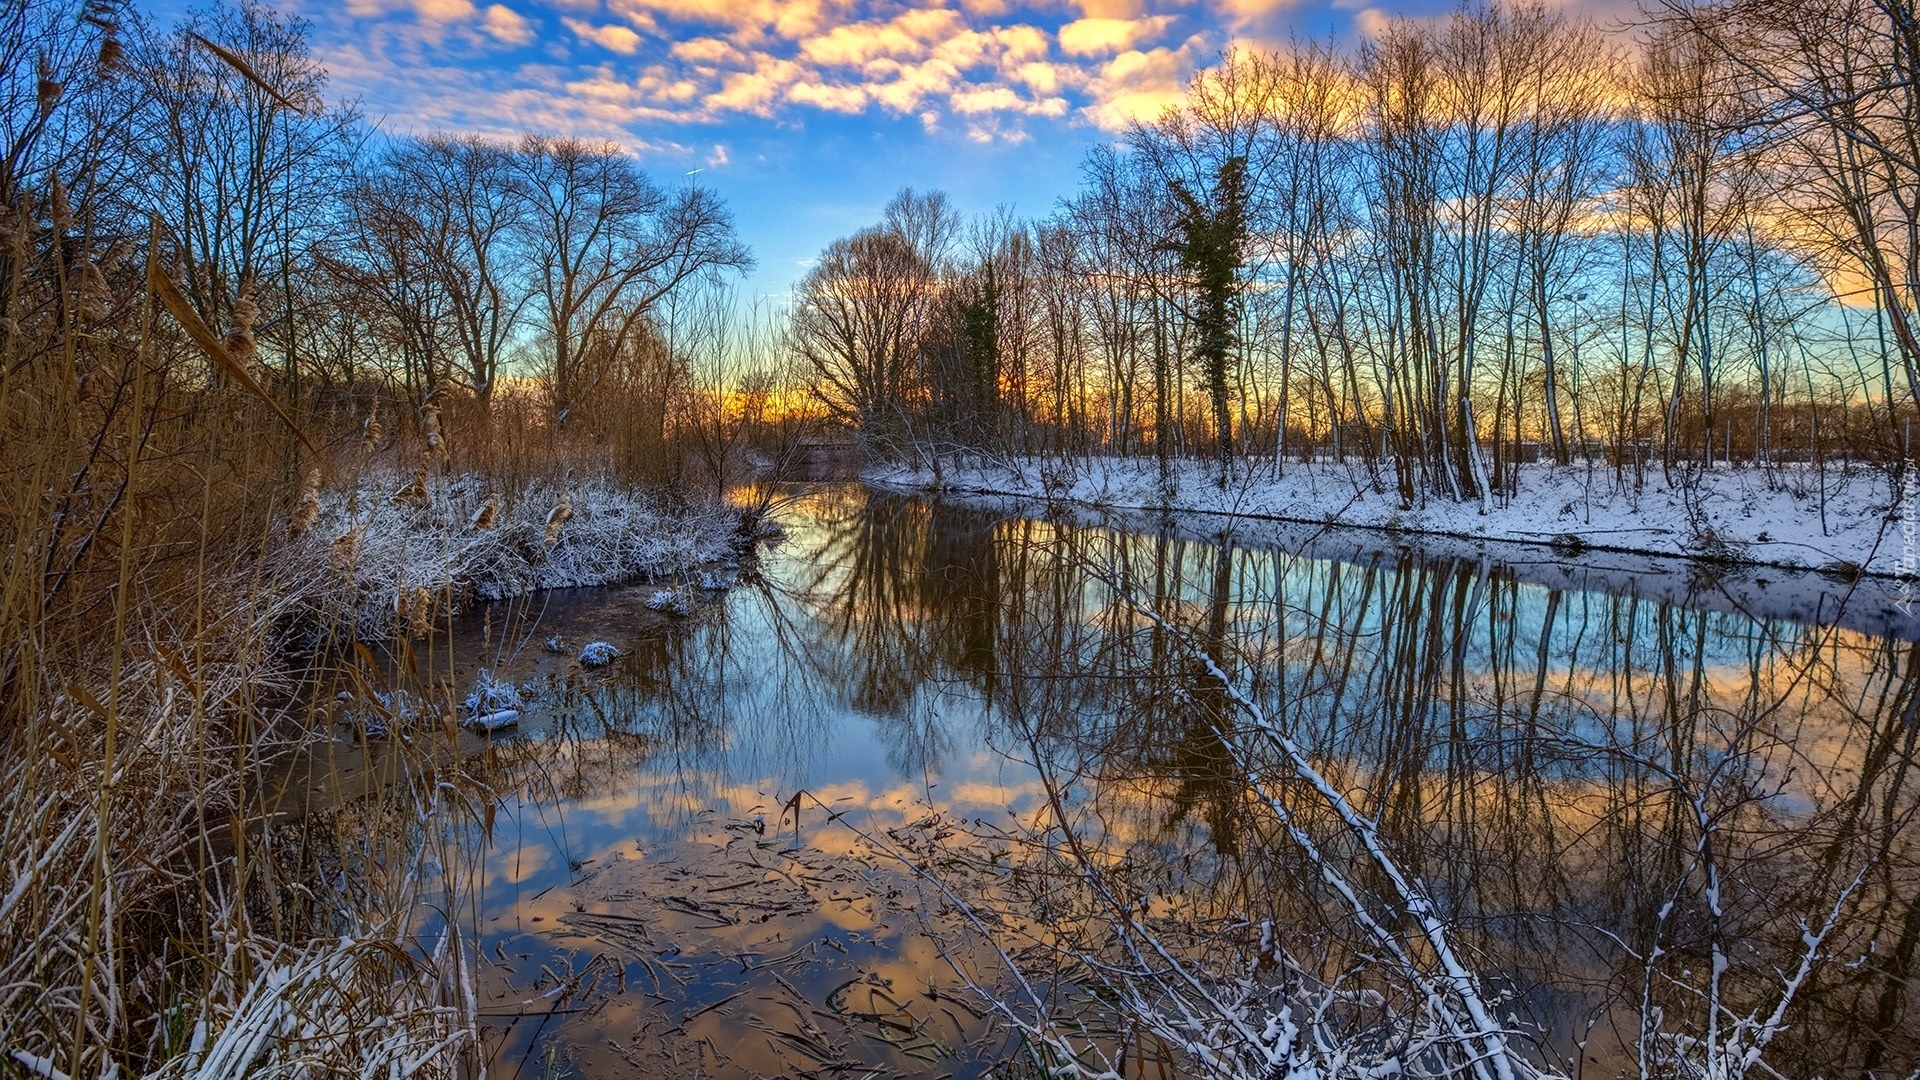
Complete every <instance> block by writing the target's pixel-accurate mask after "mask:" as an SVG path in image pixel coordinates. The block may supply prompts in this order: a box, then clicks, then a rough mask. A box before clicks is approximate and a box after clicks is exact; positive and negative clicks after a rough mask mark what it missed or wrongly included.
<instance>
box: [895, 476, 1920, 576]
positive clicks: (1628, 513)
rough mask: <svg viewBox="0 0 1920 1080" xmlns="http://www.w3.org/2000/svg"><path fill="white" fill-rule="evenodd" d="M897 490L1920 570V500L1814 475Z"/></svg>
mask: <svg viewBox="0 0 1920 1080" xmlns="http://www.w3.org/2000/svg"><path fill="white" fill-rule="evenodd" d="M867 479H869V480H870V481H872V482H874V483H878V484H881V485H883V486H888V487H896V488H908V489H929V490H939V491H946V492H954V493H973V494H1003V495H1019V496H1028V497H1036V498H1046V499H1049V500H1052V501H1055V502H1065V503H1075V504H1080V505H1083V506H1088V507H1092V508H1096V509H1113V510H1155V511H1172V512H1175V513H1178V512H1182V511H1188V512H1192V511H1200V512H1206V513H1214V514H1232V515H1239V516H1243V517H1251V518H1265V519H1270V520H1279V521H1297V522H1305V523H1309V524H1315V525H1337V526H1346V527H1359V528H1368V529H1382V530H1390V531H1393V532H1399V533H1409V534H1433V535H1438V536H1448V537H1465V538H1471V539H1480V540H1501V541H1508V542H1515V543H1528V544H1548V545H1554V546H1556V547H1557V548H1559V549H1560V550H1561V551H1563V552H1570V551H1572V550H1575V545H1576V542H1577V547H1581V548H1591V549H1597V550H1606V551H1624V552H1637V553H1641V554H1647V555H1659V556H1684V557H1689V558H1708V559H1713V560H1717V561H1720V562H1733V563H1749V564H1758V565H1766V566H1781V567H1790V568H1801V569H1845V568H1849V567H1858V568H1862V569H1864V570H1866V571H1867V572H1869V573H1873V574H1880V575H1886V576H1890V577H1906V576H1912V575H1913V574H1914V573H1915V571H1916V570H1920V564H1916V559H1915V553H1914V551H1913V548H1912V543H1913V533H1912V529H1913V525H1914V523H1916V519H1920V490H1916V491H1913V492H1908V493H1905V494H1903V493H1901V492H1897V491H1894V490H1893V489H1892V487H1891V484H1890V481H1889V480H1888V477H1887V474H1885V473H1884V472H1880V471H1878V470H1869V469H1864V468H1857V469H1854V470H1852V471H1846V470H1842V469H1841V468H1839V467H1837V466H1832V467H1829V468H1828V469H1827V470H1826V472H1825V475H1824V476H1823V475H1822V474H1821V472H1820V471H1818V470H1816V469H1814V468H1812V467H1811V466H1805V465H1794V466H1787V467H1784V468H1776V469H1775V470H1774V471H1773V472H1772V473H1768V472H1766V471H1763V470H1759V469H1748V468H1740V469H1727V468H1716V469H1707V470H1701V469H1700V468H1699V467H1698V466H1693V467H1691V468H1689V469H1686V470H1682V469H1679V468H1676V469H1675V470H1674V473H1673V481H1674V482H1673V484H1672V485H1671V486H1669V484H1668V482H1667V480H1666V478H1665V477H1664V476H1663V475H1662V472H1661V470H1660V469H1659V468H1658V467H1657V466H1655V467H1652V468H1649V469H1647V470H1646V473H1645V481H1644V484H1643V485H1642V486H1640V487H1638V488H1636V487H1635V486H1634V483H1633V481H1634V477H1633V475H1632V473H1631V472H1629V473H1628V476H1627V483H1626V484H1625V485H1624V486H1623V485H1621V484H1619V483H1617V482H1616V479H1615V476H1614V472H1613V470H1612V468H1611V467H1609V466H1606V465H1604V464H1601V463H1598V462H1596V463H1594V464H1592V465H1584V464H1575V465H1571V466H1556V465H1551V464H1541V465H1532V466H1524V467H1522V470H1521V473H1520V481H1519V485H1518V489H1519V490H1518V492H1517V493H1516V494H1514V495H1512V496H1509V497H1503V498H1496V499H1494V500H1493V501H1492V502H1491V504H1490V505H1488V506H1487V507H1486V508H1485V509H1484V511H1483V508H1482V506H1481V504H1480V502H1479V501H1478V500H1473V501H1468V502H1454V501H1452V500H1448V499H1442V498H1435V497H1431V496H1429V497H1427V498H1426V500H1425V501H1424V503H1422V504H1419V505H1415V506H1414V507H1412V508H1406V507H1403V506H1402V504H1401V499H1400V495H1399V492H1398V491H1397V490H1396V489H1395V487H1394V485H1393V476H1392V473H1391V472H1389V471H1383V472H1382V473H1381V475H1380V480H1379V483H1378V484H1377V485H1376V484H1375V483H1374V481H1373V479H1372V477H1371V476H1370V475H1369V473H1368V472H1367V469H1366V467H1365V466H1364V465H1361V464H1359V463H1352V464H1344V465H1343V464H1334V463H1330V462H1324V461H1323V462H1316V463H1313V464H1310V465H1308V464H1301V463H1297V462H1288V463H1286V464H1285V465H1284V466H1283V467H1282V471H1281V472H1280V473H1279V475H1277V476H1276V475H1275V471H1274V468H1273V464H1272V462H1271V461H1261V462H1257V463H1253V464H1251V465H1247V464H1244V463H1243V464H1242V465H1240V466H1239V467H1238V472H1237V475H1236V477H1235V479H1234V481H1233V482H1232V483H1230V484H1229V485H1228V486H1227V487H1226V488H1225V489H1224V490H1222V489H1221V488H1220V487H1219V486H1218V485H1217V484H1216V483H1215V480H1214V477H1213V476H1212V475H1211V463H1210V462H1196V461H1182V462H1176V463H1175V465H1174V471H1173V475H1172V480H1173V482H1172V484H1171V485H1170V489H1171V490H1163V489H1162V485H1161V482H1160V478H1159V472H1158V469H1157V467H1156V465H1155V463H1154V462H1153V461H1152V460H1151V459H1131V458H1129V459H1112V458H1095V459H1092V460H1090V461H1069V462H1062V461H1058V460H1053V459H1045V460H1026V461H1012V462H1009V461H995V462H990V463H984V464H982V463H970V464H968V465H965V466H958V467H956V466H954V465H951V464H947V463H942V465H941V468H940V470H939V473H938V475H937V476H936V474H935V472H934V471H933V470H931V469H928V468H919V469H915V468H911V467H899V466H896V467H890V468H882V469H877V470H873V471H871V472H869V473H868V476H867Z"/></svg>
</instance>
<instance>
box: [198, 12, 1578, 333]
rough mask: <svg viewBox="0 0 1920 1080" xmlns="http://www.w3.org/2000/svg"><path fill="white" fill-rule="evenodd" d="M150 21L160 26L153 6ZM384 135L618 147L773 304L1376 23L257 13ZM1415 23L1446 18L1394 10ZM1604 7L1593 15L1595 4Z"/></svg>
mask: <svg viewBox="0 0 1920 1080" xmlns="http://www.w3.org/2000/svg"><path fill="white" fill-rule="evenodd" d="M161 2H162V5H164V6H171V5H169V4H167V3H166V0H161ZM269 2H277V3H278V5H279V6H280V7H281V8H282V9H283V10H291V11H293V12H295V13H297V14H298V15H300V16H302V17H303V18H305V19H307V20H309V21H310V22H311V24H312V39H313V45H314V51H315V53H316V55H317V58H318V59H319V60H320V61H321V62H323V63H324V64H325V65H326V66H327V67H328V69H329V70H330V71H331V72H332V77H333V87H334V91H335V93H336V94H338V95H339V96H342V97H346V98H355V99H358V100H359V101H360V103H361V107H362V109H363V110H364V111H365V113H366V114H367V115H368V116H369V117H370V118H372V119H375V120H377V121H378V122H379V123H380V124H381V126H382V127H383V128H384V129H385V130H387V131H390V132H395V133H410V132H417V133H424V132H427V131H435V130H440V131H466V132H479V133H482V134H488V135H494V136H501V137H511V136H514V135H516V134H518V133H520V132H522V131H527V130H536V131H541V132H546V133H551V134H559V135H573V136H584V137H589V138H601V139H610V140H614V141H617V142H619V143H621V144H623V145H625V146H627V147H629V148H631V149H632V150H633V151H634V152H635V153H636V154H638V155H639V157H640V159H641V161H642V162H643V163H644V165H645V166H646V167H647V168H648V169H649V171H651V172H652V173H653V174H654V176H655V177H656V178H657V179H659V180H661V181H663V182H667V183H672V182H678V181H679V180H681V179H682V178H683V177H685V176H686V174H687V173H688V172H689V171H690V170H696V169H697V170H699V172H698V173H697V174H695V176H694V177H693V179H694V180H695V181H696V182H700V183H704V184H707V185H708V186H710V187H712V188H714V189H715V190H717V191H718V192H719V193H720V194H721V195H722V196H724V197H725V198H726V199H727V201H728V203H729V204H730V205H731V206H732V208H733V210H734V213H735V215H736V219H737V222H738V226H739V231H740V234H741V236H742V238H743V239H744V240H745V241H746V242H747V243H748V244H749V245H750V246H751V247H752V248H753V250H754V252H755V255H756V256H757V258H758V259H759V262H760V267H759V269H758V270H757V271H756V272H755V274H754V275H753V277H752V279H750V281H749V282H748V283H747V288H746V294H747V295H748V296H749V297H753V296H763V297H771V298H774V299H775V300H776V301H777V299H778V298H779V297H780V296H782V295H783V294H784V293H785V291H786V289H787V287H788V285H789V284H790V283H791V282H792V281H793V280H794V279H795V278H796V277H797V276H798V275H799V274H800V273H802V272H803V270H804V265H805V261H806V260H807V259H809V258H810V257H812V256H813V255H814V254H815V253H817V252H818V251H819V250H820V249H821V248H822V247H823V246H824V245H825V244H826V243H827V242H828V241H830V240H832V239H833V238H834V237H836V236H841V235H844V234H846V233H848V232H851V231H852V230H854V229H856V228H859V227H860V226H862V225H865V224H868V223H870V222H872V221H874V220H875V219H876V218H877V217H878V214H879V211H880V208H881V206H882V205H883V204H884V203H885V202H886V201H887V199H888V198H890V197H891V196H892V195H893V193H894V192H895V191H897V190H898V189H899V188H901V187H902V186H912V187H915V188H919V189H930V188H938V189H941V190H944V191H946V192H947V193H948V194H949V195H951V196H952V197H953V199H954V201H955V203H956V204H957V205H958V206H959V208H960V209H962V210H963V211H968V212H979V211H987V210H991V209H993V208H994V207H996V206H999V205H1002V204H1007V205H1011V206H1013V207H1014V208H1015V209H1017V210H1018V211H1019V212H1020V213H1022V214H1029V215H1038V214H1043V213H1045V212H1046V211H1048V210H1049V209H1050V208H1052V206H1053V205H1054V204H1055V202H1056V201H1057V200H1058V199H1059V198H1061V197H1062V196H1064V195H1066V194H1068V193H1070V192H1071V191H1072V190H1073V188H1074V187H1075V186H1076V184H1077V181H1078V176H1079V162H1080V161H1081V159H1082V156H1083V155H1084V154H1085V152H1086V150H1087V149H1088V148H1089V147H1091V146H1093V145H1095V144H1096V143H1097V142H1099V141H1101V140H1106V139H1112V138H1113V137H1114V135H1115V134H1116V133H1117V132H1119V131H1120V130H1122V129H1123V128H1124V126H1125V124H1126V123H1127V121H1128V120H1129V119H1131V118H1133V117H1136V116H1146V117H1151V116H1152V115H1154V114H1156V113H1157V112H1158V111H1159V109H1160V108H1161V107H1162V106H1164V105H1165V104H1167V103H1168V102H1170V101H1172V100H1173V99H1174V98H1175V97H1176V96H1177V95H1178V93H1179V90H1180V88H1181V86H1183V85H1184V83H1185V82H1186V80H1187V79H1188V78H1189V77H1190V76H1191V75H1192V73H1193V72H1194V71H1195V70H1197V69H1198V68H1200V67H1202V66H1205V65H1207V64H1209V63H1212V62H1214V61H1216V60H1217V59H1218V57H1219V55H1220V53H1221V51H1222V49H1223V48H1225V47H1226V46H1227V44H1228V43H1229V42H1239V43H1241V44H1246V45H1254V46H1258V45H1262V44H1276V43H1279V42H1282V41H1284V40H1285V39H1286V38H1287V36H1288V35H1289V34H1295V35H1299V36H1302V37H1310V38H1325V37H1329V36H1331V37H1335V38H1341V39H1346V40H1352V39H1353V38H1355V37H1356V36H1360V35H1364V34H1366V33H1367V32H1369V30H1370V29H1371V28H1373V27H1375V26H1377V25H1378V24H1379V23H1380V22H1381V21H1382V20H1383V18H1384V17H1385V15H1386V14H1388V12H1386V11H1383V10H1382V9H1381V8H1379V7H1374V6H1368V5H1369V4H1370V3H1379V2H1381V0H1298V2H1296V3H1288V2H1285V0H1184V2H1182V0H1065V2H1056V3H1041V4H1025V5H1022V4H1016V3H1013V2H1011V0H952V3H950V4H941V3H937V2H935V3H928V2H920V0H911V2H907V3H901V2H897V0H501V2H493V0H269ZM1387 2H1389V3H1391V5H1392V8H1391V13H1394V14H1409V15H1426V14H1435V13H1438V12H1439V11H1444V10H1446V9H1447V8H1448V7H1449V6H1450V5H1449V4H1447V3H1445V2H1444V0H1441V2H1438V3H1435V2H1432V0H1387ZM1598 2H1607V0H1598Z"/></svg>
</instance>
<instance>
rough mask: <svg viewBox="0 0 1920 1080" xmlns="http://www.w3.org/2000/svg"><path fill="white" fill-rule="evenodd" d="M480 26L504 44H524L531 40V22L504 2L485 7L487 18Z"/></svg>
mask: <svg viewBox="0 0 1920 1080" xmlns="http://www.w3.org/2000/svg"><path fill="white" fill-rule="evenodd" d="M482 28H483V29H484V30H486V32H487V34H488V35H489V36H490V37H492V38H493V39H494V40H495V41H498V42H500V43H502V44H505V45H525V44H527V43H528V42H530V41H532V40H533V24H532V23H530V22H528V21H527V19H526V17H525V16H524V15H521V14H520V13H519V12H517V11H515V10H513V9H512V8H510V7H508V6H507V5H505V4H494V5H493V6H491V7H489V8H487V19H486V22H485V23H483V24H482Z"/></svg>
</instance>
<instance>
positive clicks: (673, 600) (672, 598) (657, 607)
mask: <svg viewBox="0 0 1920 1080" xmlns="http://www.w3.org/2000/svg"><path fill="white" fill-rule="evenodd" d="M646 604H647V610H648V611H658V612H660V613H661V614H662V615H686V614H690V613H691V612H692V611H693V597H691V596H689V595H688V594H687V593H686V592H685V591H684V590H681V589H656V590H654V592H653V594H652V595H650V596H648V597H647V600H646Z"/></svg>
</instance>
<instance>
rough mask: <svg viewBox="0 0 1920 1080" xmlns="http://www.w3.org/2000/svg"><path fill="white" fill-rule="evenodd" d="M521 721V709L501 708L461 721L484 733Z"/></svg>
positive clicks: (503, 728)
mask: <svg viewBox="0 0 1920 1080" xmlns="http://www.w3.org/2000/svg"><path fill="white" fill-rule="evenodd" d="M519 722H520V710H519V709H501V710H498V711H497V712H490V713H481V714H480V715H477V716H472V717H469V718H467V719H465V720H462V721H461V723H462V724H463V725H465V726H466V727H468V728H471V729H472V730H474V731H477V732H480V733H481V734H483V735H486V734H491V733H493V732H495V731H502V730H505V729H506V728H510V727H513V726H514V725H515V724H518V723H519Z"/></svg>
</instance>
